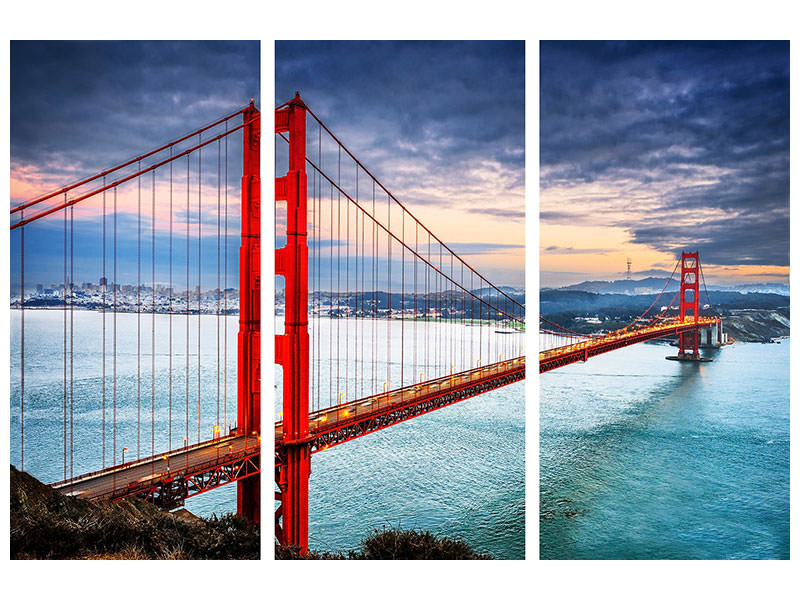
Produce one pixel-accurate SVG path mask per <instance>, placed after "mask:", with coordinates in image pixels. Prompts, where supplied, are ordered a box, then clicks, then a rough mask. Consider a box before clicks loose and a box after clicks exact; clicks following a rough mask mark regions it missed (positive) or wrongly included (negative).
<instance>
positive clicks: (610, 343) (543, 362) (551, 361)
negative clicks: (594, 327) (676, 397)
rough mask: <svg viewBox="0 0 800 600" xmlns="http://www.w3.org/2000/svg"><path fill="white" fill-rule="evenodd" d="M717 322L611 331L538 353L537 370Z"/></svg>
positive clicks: (701, 320) (708, 320) (709, 319)
mask: <svg viewBox="0 0 800 600" xmlns="http://www.w3.org/2000/svg"><path fill="white" fill-rule="evenodd" d="M718 321H719V319H717V318H715V317H700V318H699V320H698V323H697V324H695V323H680V322H678V323H676V322H670V323H664V324H660V325H655V326H652V327H643V328H641V329H635V330H633V331H627V332H622V331H614V332H612V333H610V334H608V335H604V336H600V337H596V338H593V339H590V340H586V341H584V342H578V343H577V344H569V345H567V346H561V347H559V348H554V349H552V350H545V351H543V352H539V373H545V372H547V371H550V370H552V369H557V368H558V367H563V366H566V365H569V364H572V363H576V362H582V361H586V360H588V359H589V358H591V357H593V356H597V355H598V354H603V353H605V352H610V351H611V350H618V349H619V348H624V347H626V346H631V345H633V344H638V343H639V342H644V341H647V340H653V339H657V338H662V337H666V336H668V335H676V334H679V333H682V332H684V331H691V330H692V329H695V328H697V327H708V326H711V325H716V324H717V322H718Z"/></svg>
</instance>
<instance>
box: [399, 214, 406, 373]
mask: <svg viewBox="0 0 800 600" xmlns="http://www.w3.org/2000/svg"><path fill="white" fill-rule="evenodd" d="M400 214H401V215H402V218H403V222H402V225H401V227H400V232H401V233H400V235H401V236H402V240H403V241H402V243H401V244H400V252H401V254H400V387H403V383H404V381H405V380H404V379H403V375H404V372H403V368H404V366H405V349H406V320H405V315H404V314H403V313H404V309H405V305H406V213H405V212H403V213H400Z"/></svg>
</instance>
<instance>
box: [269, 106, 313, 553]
mask: <svg viewBox="0 0 800 600" xmlns="http://www.w3.org/2000/svg"><path fill="white" fill-rule="evenodd" d="M280 132H288V134H289V171H288V173H287V174H286V176H285V177H277V178H276V179H275V200H276V201H285V202H286V246H284V247H283V248H279V249H277V250H276V251H275V274H276V275H282V276H283V277H284V281H285V294H286V310H285V321H284V334H283V335H276V336H275V361H276V362H277V363H278V364H279V365H281V366H282V367H283V447H282V450H281V452H280V455H279V456H276V464H277V466H276V480H277V484H278V489H279V492H278V493H277V494H276V496H277V497H276V499H277V500H279V501H280V507H279V508H278V509H277V511H276V512H275V536H276V537H277V539H278V542H279V543H280V544H282V545H286V546H299V547H300V551H301V552H306V551H307V550H308V478H309V475H310V474H311V448H310V447H309V443H308V410H309V409H308V363H309V360H308V349H309V348H308V242H307V215H306V201H307V197H306V192H307V189H306V185H307V182H306V107H305V104H303V101H302V100H300V94H297V95H296V96H295V97H294V99H293V100H292V101H291V102H289V104H288V106H286V107H285V108H282V109H279V110H276V111H275V133H280Z"/></svg>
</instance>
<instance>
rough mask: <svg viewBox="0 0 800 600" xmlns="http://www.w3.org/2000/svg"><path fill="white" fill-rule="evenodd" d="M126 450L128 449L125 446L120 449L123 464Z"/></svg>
mask: <svg viewBox="0 0 800 600" xmlns="http://www.w3.org/2000/svg"><path fill="white" fill-rule="evenodd" d="M127 451H128V449H127V448H123V449H122V464H123V465H124V464H125V453H126V452H127Z"/></svg>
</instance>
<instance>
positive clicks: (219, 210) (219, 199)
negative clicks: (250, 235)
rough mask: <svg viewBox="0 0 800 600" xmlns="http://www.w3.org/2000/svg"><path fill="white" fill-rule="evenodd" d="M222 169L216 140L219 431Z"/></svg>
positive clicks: (218, 398) (220, 144)
mask: <svg viewBox="0 0 800 600" xmlns="http://www.w3.org/2000/svg"><path fill="white" fill-rule="evenodd" d="M221 167H222V142H221V141H220V140H217V420H216V421H215V424H216V427H217V429H219V400H220V397H219V394H220V381H219V376H220V364H219V358H220V352H219V329H220V308H221V306H220V301H221V297H220V285H221V283H222V282H221V272H220V267H221V265H220V242H221V239H220V236H221V235H222V228H221V225H222V221H221V219H222V214H221V213H222V187H221V185H222V181H221V180H220V175H221V174H222V173H221Z"/></svg>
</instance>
